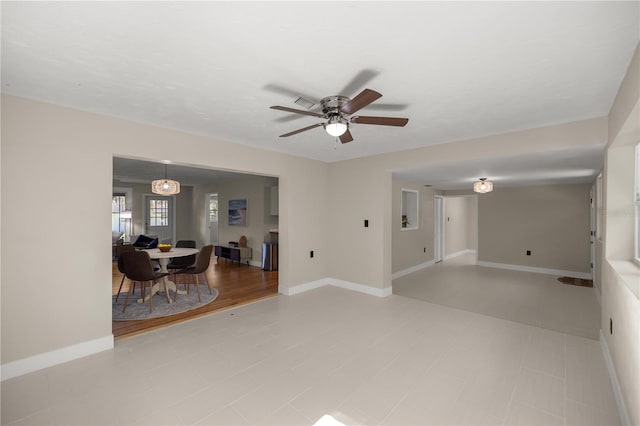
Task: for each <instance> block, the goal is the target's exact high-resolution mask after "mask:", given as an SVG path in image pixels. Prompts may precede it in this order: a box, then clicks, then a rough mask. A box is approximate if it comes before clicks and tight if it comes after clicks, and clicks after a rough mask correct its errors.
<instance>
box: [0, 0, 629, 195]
mask: <svg viewBox="0 0 640 426" xmlns="http://www.w3.org/2000/svg"><path fill="white" fill-rule="evenodd" d="M1 8H2V91H3V92H6V93H10V94H14V95H17V96H23V97H27V98H33V99H38V100H43V101H47V102H52V103H56V104H61V105H67V106H71V107H75V108H79V109H82V110H87V111H93V112H98V113H103V114H107V115H111V116H119V117H124V118H126V119H129V120H134V121H138V122H144V123H151V124H156V125H159V126H163V127H169V128H174V129H180V130H184V131H187V132H191V133H196V134H201V135H206V136H210V137H212V138H216V139H222V140H228V141H233V142H238V143H242V144H247V145H252V146H256V147H260V148H264V149H269V150H275V151H281V152H286V153H289V154H293V155H297V156H302V157H308V158H313V159H318V160H322V161H327V162H332V161H339V160H345V159H351V158H357V157H363V156H368V155H374V154H380V153H385V152H390V151H397V150H404V149H410V148H416V147H422V146H428V145H433V144H441V143H447V142H451V141H456V140H461V139H469V138H473V137H479V136H485V135H490V134H497V133H505V132H509V131H514V130H521V129H527V128H534V127H540V126H545V125H550V124H558V123H564V122H570V121H575V120H582V119H588V118H594V117H601V116H605V115H607V113H608V111H609V109H610V107H611V104H612V102H613V99H614V96H615V94H616V91H617V89H618V87H619V85H620V82H621V81H622V78H623V76H624V73H625V71H626V69H627V67H628V64H629V61H630V59H631V56H632V54H633V51H634V49H635V47H636V45H637V43H638V41H639V39H640V26H639V22H640V18H639V2H637V1H632V2H609V1H605V2H588V1H585V2H395V1H394V2H364V1H358V2H335V3H330V2H307V1H301V2H269V1H267V2H189V3H185V2H162V3H160V2H6V1H3V2H2V3H1ZM365 87H368V88H371V89H374V90H377V91H379V92H380V93H382V94H383V98H382V99H380V100H378V101H377V102H375V103H374V104H372V105H371V106H370V107H367V108H364V109H363V110H361V111H360V114H361V115H384V116H398V117H408V118H409V124H408V125H407V126H406V127H404V128H396V127H382V126H371V125H362V124H360V125H358V124H355V125H352V128H351V131H352V134H353V136H354V139H355V140H354V141H353V142H351V143H348V144H345V145H341V144H339V143H336V142H335V140H334V139H333V138H332V137H330V136H329V135H327V134H326V133H325V132H324V131H323V130H322V129H321V128H316V129H313V130H310V131H308V132H304V133H301V134H298V135H295V136H291V137H289V138H279V137H278V135H280V134H283V133H286V132H289V131H292V130H295V129H298V128H302V127H306V126H308V125H311V124H314V123H316V122H318V119H316V118H314V117H308V116H299V115H292V114H288V113H285V112H282V111H276V110H272V109H269V106H271V105H283V106H288V107H292V108H301V107H299V106H298V105H296V104H294V101H295V99H296V98H297V97H298V96H303V97H305V98H308V99H312V100H318V99H320V98H322V97H324V96H329V95H336V94H340V95H346V96H349V97H353V96H354V95H355V94H357V93H358V92H359V91H360V90H362V89H363V88H365ZM603 142H604V141H603ZM594 155H596V153H595V152H594V151H593V150H592V149H586V150H584V152H583V151H574V152H573V153H571V155H570V156H569V159H571V160H572V162H574V163H577V164H576V166H575V168H578V169H580V170H587V169H593V168H594V164H593V163H594ZM598 155H600V159H599V160H598V161H599V167H595V168H596V169H598V168H600V167H601V164H602V157H601V155H602V152H600V153H599V154H598ZM552 158H553V154H551V155H549V156H548V157H544V156H543V157H542V158H536V159H535V164H539V163H544V162H547V161H552V160H551V159H552ZM581 159H583V160H584V161H583V163H581V162H580V160H581ZM517 161H518V162H519V164H520V166H521V167H519V168H517V169H516V168H512V170H508V169H506V170H503V169H502V167H503V165H504V164H505V163H504V162H498V161H497V162H496V163H495V164H492V165H491V167H489V166H488V165H487V164H485V167H486V168H487V172H486V175H488V176H492V177H493V176H495V177H497V176H503V175H504V176H512V177H513V178H515V176H516V175H518V170H519V171H520V172H521V173H525V174H526V173H529V174H531V175H532V174H534V173H542V174H543V175H546V173H547V172H549V171H550V170H547V169H545V168H540V167H537V168H536V169H535V170H529V168H530V167H531V165H532V162H531V161H529V160H527V159H526V158H522V159H518V160H517ZM506 164H510V163H509V162H507V163H506ZM535 164H534V165H535ZM450 166H452V165H450ZM551 168H552V169H553V170H556V169H558V170H560V169H562V168H563V163H561V164H558V163H556V164H554V166H553V167H551V166H549V169H551ZM431 169H435V168H431ZM410 172H411V171H404V172H402V173H404V174H403V176H404V177H405V178H410V179H416V181H417V179H422V180H420V181H419V182H420V183H431V182H434V183H435V182H436V174H434V173H431V172H429V171H428V170H427V171H425V170H414V171H412V172H413V173H410ZM440 172H441V173H440V174H439V176H441V177H442V178H443V179H445V180H446V179H449V180H453V179H454V178H458V179H461V178H462V177H463V176H464V177H465V178H466V179H470V178H476V177H478V176H477V175H478V173H479V172H478V168H477V167H476V166H474V165H473V164H466V163H465V162H461V163H460V164H458V165H457V166H456V167H448V168H443V169H442V170H441V171H440ZM453 172H455V173H457V174H458V175H457V176H456V175H454V174H453ZM471 173H473V174H471ZM554 173H555V172H554ZM558 174H561V173H560V172H558Z"/></svg>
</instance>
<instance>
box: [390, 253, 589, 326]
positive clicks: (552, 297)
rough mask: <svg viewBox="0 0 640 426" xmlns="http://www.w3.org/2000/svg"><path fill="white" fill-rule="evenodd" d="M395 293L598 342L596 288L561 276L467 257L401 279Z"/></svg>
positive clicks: (395, 285) (457, 258)
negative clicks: (571, 282) (564, 281)
mask: <svg viewBox="0 0 640 426" xmlns="http://www.w3.org/2000/svg"><path fill="white" fill-rule="evenodd" d="M393 293H394V294H397V295H400V296H407V297H412V298H415V299H420V300H424V301H427V302H431V303H437V304H440V305H444V306H450V307H453V308H458V309H462V310H465V311H469V312H476V313H480V314H484V315H489V316H493V317H496V318H502V319H506V320H510V321H515V322H519V323H523V324H528V325H534V326H537V327H542V328H546V329H550V330H556V331H561V332H565V333H569V334H573V335H576V336H581V337H587V338H590V339H598V334H599V329H600V305H599V303H598V300H597V298H596V295H595V293H594V290H593V289H592V288H588V287H580V286H573V285H565V284H562V283H560V282H558V277H557V276H553V275H546V274H537V273H533V272H518V271H510V270H504V269H497V268H487V267H482V266H477V265H475V256H474V255H464V256H460V257H456V258H454V259H451V260H447V261H445V262H441V263H438V264H436V265H433V266H431V267H428V268H425V269H422V270H420V271H418V272H414V273H412V274H410V275H406V276H404V277H400V278H397V279H395V280H394V281H393Z"/></svg>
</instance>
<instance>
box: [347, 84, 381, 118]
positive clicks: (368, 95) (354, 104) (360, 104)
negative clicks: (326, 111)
mask: <svg viewBox="0 0 640 426" xmlns="http://www.w3.org/2000/svg"><path fill="white" fill-rule="evenodd" d="M381 97H382V95H381V94H380V93H378V92H376V91H375V90H371V89H364V90H363V91H362V92H360V93H358V94H357V95H356V97H355V98H353V99H351V101H349V102H348V103H346V104H344V105H342V108H340V111H342V112H344V113H345V114H353V113H355V112H356V111H358V110H360V109H362V108H364V107H366V106H367V105H369V104H370V103H371V102H373V101H375V100H376V99H379V98H381Z"/></svg>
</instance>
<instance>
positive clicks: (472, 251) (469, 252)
mask: <svg viewBox="0 0 640 426" xmlns="http://www.w3.org/2000/svg"><path fill="white" fill-rule="evenodd" d="M475 252H476V251H475V250H474V249H465V250H460V251H457V252H455V253H451V254H448V255H446V256H445V257H444V260H449V259H453V258H454V257H458V256H463V255H465V254H475Z"/></svg>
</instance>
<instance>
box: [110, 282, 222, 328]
mask: <svg viewBox="0 0 640 426" xmlns="http://www.w3.org/2000/svg"><path fill="white" fill-rule="evenodd" d="M181 288H182V286H181ZM148 291H149V288H148V287H147V292H148ZM211 292H212V293H213V294H209V288H208V287H207V286H206V285H201V286H200V296H201V298H200V299H201V300H202V302H198V292H197V291H196V288H195V287H194V286H193V285H192V286H191V288H190V289H189V294H179V295H178V300H174V301H173V303H167V298H166V297H165V295H164V293H160V292H158V293H156V294H154V295H153V311H152V312H149V301H146V302H145V303H138V299H139V298H140V289H139V288H138V287H137V286H136V290H135V291H134V293H133V294H132V295H131V296H129V303H127V309H126V311H125V312H124V313H123V312H122V308H123V306H124V300H125V299H126V297H127V294H126V293H124V292H123V293H122V294H120V297H119V298H118V302H117V303H116V301H115V300H116V297H115V296H113V297H112V299H111V306H112V308H111V319H112V320H113V321H132V320H145V319H150V318H159V317H166V316H169V315H175V314H180V313H182V312H187V311H191V310H193V309H196V308H199V307H200V306H204V305H208V304H209V303H211V302H213V301H214V300H216V298H217V297H218V290H217V289H215V288H212V289H211ZM169 294H170V295H171V297H172V298H173V297H174V294H173V292H169Z"/></svg>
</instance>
